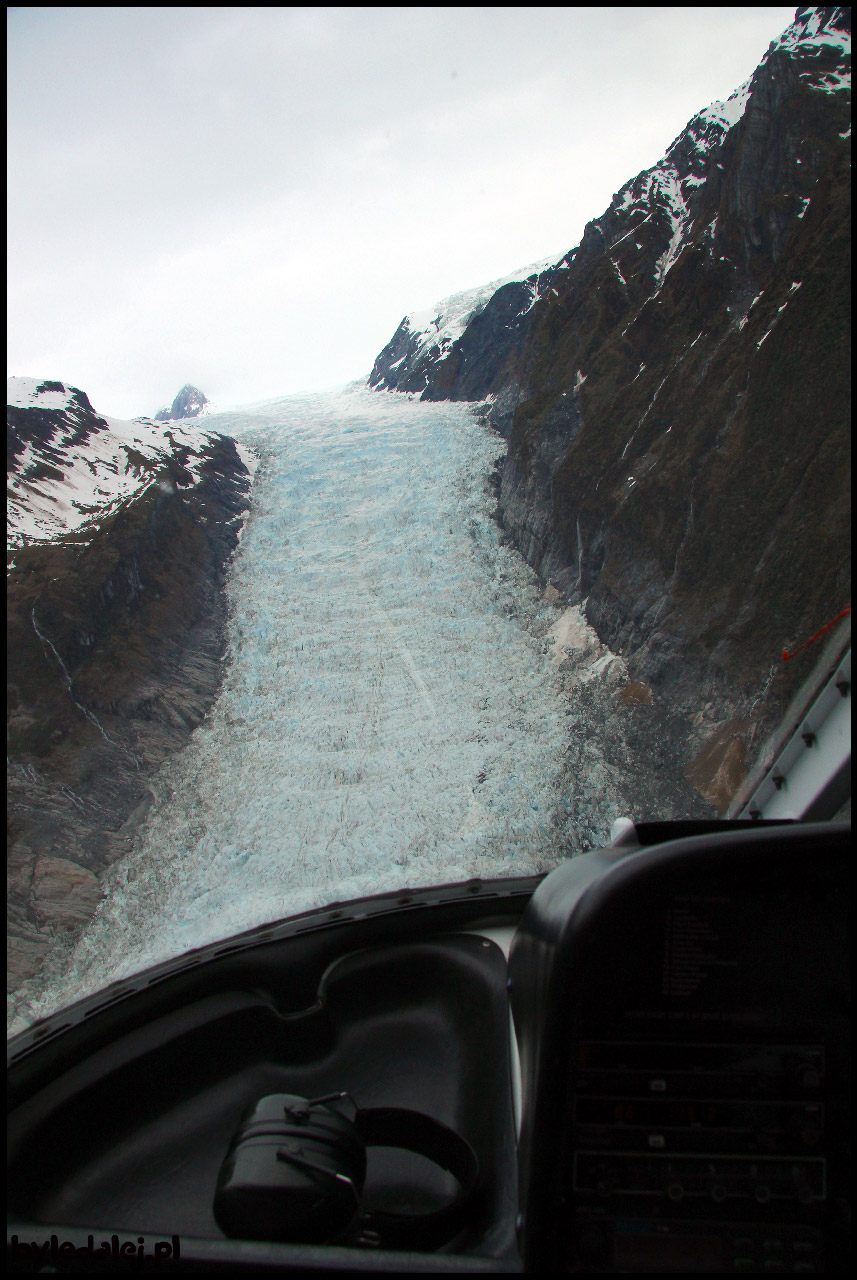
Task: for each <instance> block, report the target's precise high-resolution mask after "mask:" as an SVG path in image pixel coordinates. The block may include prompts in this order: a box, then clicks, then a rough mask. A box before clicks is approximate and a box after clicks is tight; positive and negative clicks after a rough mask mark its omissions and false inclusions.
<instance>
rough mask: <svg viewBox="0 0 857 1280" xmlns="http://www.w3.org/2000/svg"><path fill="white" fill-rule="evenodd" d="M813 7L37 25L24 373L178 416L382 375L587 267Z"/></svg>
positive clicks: (15, 76) (101, 404)
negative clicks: (511, 294)
mask: <svg viewBox="0 0 857 1280" xmlns="http://www.w3.org/2000/svg"><path fill="white" fill-rule="evenodd" d="M793 15H794V9H789V8H785V7H773V8H741V9H738V8H706V9H673V8H663V9H662V8H652V9H604V8H594V9H556V8H550V9H515V8H512V9H509V8H498V9H240V10H238V9H229V8H226V9H205V8H202V9H89V8H87V9H33V8H19V9H12V10H11V11H9V14H8V30H9V43H8V61H9V77H8V84H9V90H8V92H9V108H8V119H9V125H8V132H9V184H8V191H9V195H8V199H9V224H8V225H9V362H8V372H9V373H10V374H18V375H26V376H33V377H46V378H58V379H62V380H63V381H65V382H69V383H72V384H74V385H75V386H79V387H82V388H83V389H84V390H85V391H86V392H87V393H88V394H89V396H90V399H91V400H92V402H93V404H94V405H95V407H96V408H97V409H99V410H100V411H101V412H104V413H108V414H113V415H115V416H118V417H132V416H135V415H138V414H142V413H153V412H154V411H155V410H156V409H158V408H160V407H161V406H162V405H164V404H168V403H169V402H170V401H171V400H172V397H173V395H174V394H175V392H176V391H177V390H178V388H179V387H180V386H181V385H182V384H183V383H184V382H192V383H194V384H195V385H197V386H199V387H201V388H202V390H203V391H204V392H205V393H206V394H207V395H208V396H209V398H210V399H212V400H213V401H215V402H216V403H217V404H218V405H222V406H226V405H234V404H240V403H247V402H250V401H254V400H260V399H264V398H267V397H269V396H274V395H277V394H283V393H289V392H292V391H307V390H316V389H322V388H325V387H330V386H334V385H338V384H341V383H344V382H348V381H350V380H351V379H354V378H358V377H361V376H363V375H365V374H367V373H368V372H369V370H370V369H371V367H372V363H373V361H374V358H375V356H376V355H377V353H378V351H379V350H380V349H381V348H382V347H383V346H384V345H385V344H386V342H387V341H388V340H389V338H390V337H391V336H392V333H393V331H394V330H395V328H396V326H397V325H398V323H399V321H400V320H401V318H402V316H403V315H404V314H405V313H406V312H408V311H414V310H420V309H424V308H426V307H428V306H430V305H431V304H432V303H434V302H436V301H437V300H438V299H440V298H443V297H445V296H446V295H448V294H450V293H454V292H457V291H458V290H460V289H465V288H469V287H471V286H473V285H477V284H481V283H484V282H486V281H489V280H492V279H495V278H496V277H499V276H503V275H506V274H508V273H509V272H511V271H513V270H514V269H515V268H517V267H519V266H522V265H524V264H526V263H528V262H533V261H536V260H538V259H541V258H545V257H548V256H549V255H552V254H555V255H556V256H557V257H559V256H560V255H561V254H563V253H564V252H565V251H566V250H568V249H569V248H571V247H572V246H573V245H576V244H577V243H578V241H579V240H580V237H581V234H582V232H583V228H584V225H585V224H586V222H587V221H588V220H589V219H590V218H593V217H597V216H598V215H599V214H601V213H602V212H603V211H604V209H605V208H606V206H607V205H608V203H609V202H610V199H611V196H612V195H613V193H614V192H615V191H617V190H618V189H619V187H620V186H621V185H622V184H623V183H624V182H625V181H626V180H627V179H628V178H631V177H633V176H634V175H635V174H636V173H638V172H639V171H640V170H641V169H644V168H647V167H648V166H649V165H651V164H654V163H655V162H656V161H657V160H658V159H659V158H660V157H661V156H662V155H663V153H664V151H665V150H666V148H667V147H668V146H669V144H670V142H671V141H672V140H673V138H674V137H675V136H676V134H677V133H679V131H680V130H681V129H682V127H683V126H684V124H685V123H686V121H687V120H688V119H689V118H690V117H691V116H692V115H694V114H695V112H696V111H698V110H700V109H701V108H702V107H704V106H707V105H708V103H709V102H711V101H713V100H715V99H717V98H725V97H728V95H729V94H730V93H731V92H732V90H733V89H735V88H737V86H738V85H739V84H740V83H741V82H742V81H743V80H745V79H747V77H748V76H750V75H751V73H752V71H753V69H754V67H755V66H756V65H757V63H758V62H759V61H760V59H761V58H762V56H763V54H764V53H765V50H766V49H767V46H768V44H769V42H770V41H771V40H773V39H774V38H775V37H776V36H777V35H779V33H780V32H781V31H782V30H783V29H784V28H785V27H786V26H788V24H789V22H790V21H791V20H792V18H793Z"/></svg>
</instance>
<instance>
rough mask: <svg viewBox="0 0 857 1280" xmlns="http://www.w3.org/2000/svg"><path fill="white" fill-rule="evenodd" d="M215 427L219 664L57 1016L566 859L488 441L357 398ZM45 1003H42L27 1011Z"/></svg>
mask: <svg viewBox="0 0 857 1280" xmlns="http://www.w3.org/2000/svg"><path fill="white" fill-rule="evenodd" d="M211 425H212V426H214V427H217V428H218V429H221V430H224V431H226V430H228V431H229V432H230V433H231V434H235V435H239V436H240V437H241V438H242V439H243V440H245V441H246V442H247V443H249V444H252V446H253V448H254V449H255V450H256V451H257V452H259V453H260V454H261V457H262V463H261V466H260V470H259V473H258V475H257V480H256V488H255V490H254V494H253V502H252V507H251V514H250V517H249V519H248V522H247V524H246V526H245V529H244V532H243V535H242V540H241V544H240V548H239V551H238V552H237V553H236V557H235V560H234V562H233V568H232V570H231V580H230V584H229V593H230V599H231V622H230V650H231V655H232V660H231V667H230V669H229V671H228V674H227V676H226V679H225V683H224V687H223V692H222V694H221V696H220V699H219V701H218V702H217V703H216V705H215V707H214V708H213V710H212V711H211V713H210V715H209V717H208V718H207V720H206V722H205V723H204V724H203V725H202V726H201V727H200V728H199V729H198V730H197V731H196V732H195V733H194V735H193V737H192V738H191V740H190V742H189V744H188V746H187V747H186V748H185V750H184V751H183V752H182V753H181V755H180V756H178V757H175V758H174V760H173V762H172V763H171V764H169V765H168V766H166V768H165V770H164V772H163V774H162V776H161V779H160V783H159V785H158V787H157V788H156V789H157V790H158V791H159V802H158V803H157V804H156V806H155V807H154V809H153V810H152V812H151V814H150V816H149V818H148V820H147V823H146V826H145V828H144V830H143V831H142V833H141V837H140V840H139V842H138V845H137V846H136V848H135V850H134V852H132V853H131V854H130V855H129V856H128V857H127V858H126V859H125V860H124V861H123V862H122V863H119V864H117V865H116V866H115V867H114V868H112V869H111V871H110V872H108V873H107V875H106V877H105V883H106V886H107V892H108V897H107V898H106V900H105V901H104V902H103V903H102V904H101V906H100V907H99V909H98V912H97V915H96V917H95V919H94V921H93V922H92V924H91V925H90V927H89V929H88V930H87V932H86V933H85V934H84V936H83V938H82V940H81V941H80V943H79V944H78V945H77V947H76V950H75V952H74V954H73V957H72V959H71V963H70V964H69V966H68V968H67V970H66V978H65V981H64V982H63V983H62V984H61V985H60V994H59V1003H62V1004H65V1003H68V1000H69V995H70V993H69V990H68V976H67V975H68V974H69V973H71V974H72V975H73V984H74V988H75V990H74V997H73V998H79V997H80V996H82V995H84V994H87V993H88V992H90V991H92V990H96V989H98V988H100V987H103V986H104V985H105V984H107V983H109V982H110V981H112V980H115V979H118V978H120V977H122V976H125V975H127V974H129V973H132V972H135V971H138V970H140V969H142V968H143V967H144V966H147V965H150V964H152V963H155V962H157V961H160V960H163V959H166V958H168V957H171V956H174V955H176V954H178V953H180V952H181V951H183V950H186V949H188V948H191V947H196V946H199V945H202V944H204V943H207V942H210V941H212V940H215V939H218V938H221V937H226V936H228V935H231V934H233V933H235V932H237V931H240V930H245V929H249V928H251V927H253V926H255V925H259V924H261V923H263V922H266V921H270V920H272V919H276V918H279V917H282V916H285V915H290V914H294V913H296V912H299V911H303V910H306V909H308V908H310V907H313V906H316V905H320V904H324V903H329V902H332V901H335V900H342V899H349V898H354V897H358V896H361V895H365V894H369V893H373V892H381V891H383V890H388V889H395V888H398V887H400V886H401V887H403V886H410V887H414V886H419V885H424V884H431V883H442V882H446V881H456V880H465V879H468V878H469V877H472V876H483V877H487V876H497V875H515V874H527V873H531V872H533V871H536V870H542V869H545V868H546V867H547V866H548V865H552V863H554V862H555V861H556V860H557V859H558V857H559V856H560V853H561V852H563V850H560V849H558V848H557V844H558V841H557V838H556V834H557V833H556V830H555V827H554V826H553V825H552V823H553V821H554V815H553V793H552V790H551V783H552V780H553V779H555V778H556V776H557V774H558V770H559V766H560V760H561V755H562V751H563V748H564V745H565V742H566V719H565V708H564V705H563V703H562V701H561V698H560V696H559V677H558V676H557V674H556V671H555V668H554V667H553V666H552V665H551V663H550V662H549V661H548V660H547V658H546V656H545V652H544V644H543V641H542V638H541V637H543V636H544V634H545V633H546V631H547V629H548V627H549V625H550V623H551V622H552V621H553V620H554V618H555V616H556V611H555V610H552V609H551V608H550V607H549V606H546V605H544V604H542V603H541V602H540V601H539V598H538V594H537V586H538V584H537V581H536V579H535V576H534V575H533V574H532V572H531V571H530V570H529V569H528V568H527V567H526V566H525V565H524V563H523V561H522V560H521V557H520V556H519V554H518V553H517V552H515V551H513V550H511V549H509V548H507V547H504V546H501V545H499V543H498V530H497V527H496V525H495V524H494V522H493V520H492V517H491V507H492V505H493V495H492V494H491V492H490V487H489V484H488V475H489V472H490V470H491V465H492V463H493V462H494V461H495V460H496V458H497V456H498V454H499V453H500V452H501V451H502V448H503V441H502V440H500V439H499V438H498V437H497V436H496V435H495V434H494V433H493V432H490V431H489V430H487V429H485V428H484V427H482V426H480V425H479V424H477V423H476V422H475V421H474V419H473V417H472V416H471V413H470V411H469V410H468V409H467V408H465V407H464V406H461V405H449V404H425V403H415V402H413V401H409V400H406V399H405V398H404V397H402V396H400V395H399V396H395V395H392V394H391V395H386V394H379V393H372V392H369V391H368V390H366V389H365V388H363V387H360V388H350V389H348V390H347V391H346V392H345V393H340V394H337V395H327V396H307V397H301V398H292V399H289V400H284V401H280V402H278V403H272V404H270V405H267V406H260V407H258V408H257V409H255V410H250V411H247V412H244V413H242V414H240V415H223V421H222V422H220V421H218V422H216V423H215V422H212V424H211ZM519 613H520V616H516V615H517V614H519ZM605 834H606V832H605ZM566 852H567V850H566ZM53 1007H55V999H54V997H53V995H52V993H51V992H50V991H48V992H47V993H46V994H45V995H44V997H43V998H41V999H39V1000H37V1001H35V1002H34V1003H33V1007H32V1013H33V1014H34V1015H35V1016H37V1017H38V1016H44V1015H45V1014H46V1013H48V1012H49V1011H50V1010H51V1009H52V1008H53Z"/></svg>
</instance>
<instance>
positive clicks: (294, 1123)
mask: <svg viewBox="0 0 857 1280" xmlns="http://www.w3.org/2000/svg"><path fill="white" fill-rule="evenodd" d="M346 1101H347V1102H348V1103H350V1104H351V1107H352V1108H353V1116H352V1117H350V1118H349V1116H347V1115H345V1114H343V1111H342V1110H341V1109H340V1108H342V1106H343V1104H345V1103H346ZM372 1146H381V1147H401V1148H404V1149H405V1150H406V1151H413V1152H416V1153H417V1154H419V1155H421V1156H425V1157H427V1158H428V1159H429V1160H431V1161H432V1162H433V1163H434V1164H436V1165H439V1166H440V1168H442V1169H445V1170H447V1171H448V1172H449V1173H451V1174H452V1175H453V1177H455V1178H456V1179H457V1181H458V1183H459V1190H458V1192H457V1193H456V1195H455V1196H454V1197H453V1199H452V1200H450V1201H449V1203H447V1204H445V1205H443V1206H442V1207H441V1208H440V1209H436V1210H433V1211H432V1212H429V1213H410V1212H399V1211H391V1210H376V1211H373V1212H369V1213H364V1212H362V1211H361V1199H362V1195H363V1186H364V1183H365V1180H366V1148H367V1147H372ZM478 1173H479V1161H478V1160H477V1157H476V1153H475V1151H474V1150H473V1148H472V1147H471V1145H470V1143H469V1142H466V1141H465V1139H464V1138H462V1137H460V1135H459V1134H457V1133H455V1132H454V1131H453V1130H452V1129H449V1128H447V1126H446V1125H444V1124H441V1123H440V1122H439V1121H437V1120H433V1119H432V1118H431V1117H430V1116H426V1115H423V1114H421V1113H420V1112H418V1111H408V1110H404V1109H402V1108H399V1107H375V1108H370V1109H368V1110H361V1109H360V1108H359V1107H358V1106H357V1104H356V1103H355V1102H354V1100H353V1099H352V1098H351V1097H350V1095H349V1094H347V1093H332V1094H328V1095H326V1096H325V1097H323V1098H312V1099H306V1098H299V1097H296V1096H295V1095H293V1094H289V1093H274V1094H269V1095H268V1097H265V1098H262V1099H261V1100H260V1101H259V1102H257V1103H255V1104H254V1105H253V1106H252V1107H250V1108H249V1109H248V1110H247V1111H245V1113H244V1116H243V1117H242V1122H241V1125H240V1126H239V1128H238V1130H237V1132H236V1134H235V1136H234V1138H233V1139H232V1142H231V1143H230V1146H229V1151H228V1154H227V1156H226V1159H225V1160H224V1162H223V1165H222V1167H221V1170H220V1175H219V1177H218V1180H217V1191H216V1193H215V1198H214V1214H215V1217H216V1219H217V1221H218V1223H219V1225H220V1226H221V1227H222V1228H223V1230H224V1231H225V1232H226V1234H227V1235H229V1236H237V1237H243V1238H244V1239H251V1240H278V1241H284V1242H291V1243H295V1244H297V1243H300V1244H345V1245H361V1246H368V1247H379V1246H381V1247H385V1248H392V1249H414V1250H431V1249H436V1248H439V1247H440V1246H441V1245H442V1244H445V1243H447V1241H449V1240H451V1239H452V1238H453V1237H454V1236H455V1235H457V1234H458V1232H459V1231H460V1230H461V1229H462V1227H464V1226H465V1224H466V1221H467V1216H468V1209H469V1208H470V1207H471V1198H472V1194H473V1189H474V1186H475V1184H476V1179H477V1176H478Z"/></svg>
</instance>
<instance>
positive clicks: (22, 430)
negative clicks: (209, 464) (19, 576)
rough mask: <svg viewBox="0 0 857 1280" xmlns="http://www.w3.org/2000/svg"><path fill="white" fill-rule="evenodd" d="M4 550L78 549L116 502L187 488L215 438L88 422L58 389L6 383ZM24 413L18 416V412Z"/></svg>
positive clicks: (74, 393)
mask: <svg viewBox="0 0 857 1280" xmlns="http://www.w3.org/2000/svg"><path fill="white" fill-rule="evenodd" d="M6 399H7V406H8V412H7V424H8V425H7V479H6V492H7V503H6V545H7V547H8V548H17V547H20V546H24V545H26V544H27V543H33V542H51V541H55V540H57V539H60V538H64V539H68V535H70V534H74V535H75V537H74V538H73V539H72V540H73V541H74V542H75V543H78V544H85V543H86V542H88V541H89V539H90V537H91V536H92V534H93V533H94V532H95V530H96V528H97V527H98V526H99V525H100V523H101V522H102V521H103V520H104V519H105V517H106V516H108V515H109V514H110V513H111V512H112V511H115V510H116V509H117V508H118V507H119V506H121V504H122V503H123V502H127V501H128V500H129V499H131V498H133V497H137V496H139V495H140V494H142V493H143V492H145V490H147V489H149V488H150V487H151V486H152V485H155V484H157V485H160V486H161V488H162V489H163V490H164V491H165V492H168V491H175V489H176V488H190V487H192V486H193V485H195V484H197V483H198V481H199V479H200V473H199V467H200V463H201V462H202V458H203V454H204V453H205V451H206V448H207V446H208V445H209V444H210V443H211V441H212V440H213V439H215V438H216V435H215V433H211V432H205V431H202V430H200V429H199V428H198V427H191V426H187V425H181V426H180V425H178V424H177V423H169V424H163V425H162V424H160V423H154V422H152V421H150V420H148V419H145V418H141V419H138V420H136V421H134V422H125V421H122V420H121V419H117V418H107V417H104V416H102V415H100V414H96V413H95V411H94V410H93V409H92V406H91V405H90V403H89V400H88V399H87V397H86V395H85V394H84V393H83V392H82V391H79V390H78V389H77V388H76V387H72V386H69V385H68V384H67V383H63V382H52V381H45V380H40V379H38V378H9V379H8V382H7V395H6ZM22 411H24V412H22Z"/></svg>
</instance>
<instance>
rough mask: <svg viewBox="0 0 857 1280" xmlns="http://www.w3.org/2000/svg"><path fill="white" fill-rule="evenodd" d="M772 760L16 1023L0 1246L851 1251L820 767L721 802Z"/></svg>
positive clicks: (526, 1253)
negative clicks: (580, 840) (770, 809)
mask: <svg viewBox="0 0 857 1280" xmlns="http://www.w3.org/2000/svg"><path fill="white" fill-rule="evenodd" d="M849 652H850V651H849ZM828 683H829V682H828ZM842 684H843V687H844V688H845V689H846V692H845V693H843V692H842V690H841V689H840V690H839V692H838V693H837V695H836V696H837V698H840V700H841V703H842V705H843V706H844V704H845V702H846V700H848V699H850V680H849V681H847V682H846V681H845V680H844V678H843V680H842ZM812 705H817V703H813V704H812ZM838 705H839V704H836V703H834V709H833V711H832V712H831V713H830V714H831V715H832V714H834V713H837V714H838V712H836V707H837V706H838ZM805 710H806V714H807V715H810V714H811V712H812V707H811V706H809V707H808V708H806V709H805ZM816 730H817V732H816ZM795 732H796V733H800V732H801V724H798V725H797V726H796V728H795ZM807 736H810V737H812V738H813V745H814V744H815V743H816V742H817V741H819V740H821V739H822V738H823V726H821V725H816V726H815V730H813V732H812V733H811V734H810V733H809V730H807V729H806V727H805V725H804V726H803V737H804V738H805V737H807ZM848 743H849V746H848V757H849V767H850V735H849V740H848ZM787 746H788V744H786V747H787ZM806 746H807V748H808V746H809V744H806ZM780 758H782V755H780ZM774 767H775V765H773V764H772V765H770V766H769V767H768V770H767V773H765V776H764V777H762V778H757V779H754V780H753V787H754V788H755V790H753V791H752V794H749V795H748V796H747V797H745V802H744V812H743V813H740V814H739V815H737V816H735V817H734V818H733V820H732V821H726V822H701V823H700V822H693V823H648V824H646V823H637V824H634V823H631V822H628V823H626V824H624V825H623V826H622V827H620V829H617V830H616V831H615V833H614V839H613V841H612V843H611V844H609V845H608V846H607V847H605V848H603V849H600V850H596V851H594V852H591V853H586V854H583V855H580V856H578V857H575V858H572V859H570V860H568V861H565V862H563V863H561V864H560V865H559V866H558V867H556V868H555V869H554V870H553V871H552V872H550V873H549V874H548V875H547V876H544V877H534V878H531V879H527V880H500V881H492V882H487V881H486V882H479V881H471V882H468V883H465V884H457V885H448V886H444V887H440V888H437V887H433V888H431V889H424V890H415V891H414V892H412V893H392V894H384V895H380V896H377V897H373V898H369V899H363V900H360V901H356V902H350V903H344V904H333V905H331V906H329V907H325V908H323V909H321V910H316V911H312V912H308V913H306V914H305V915H303V916H298V917H294V918H292V919H289V920H287V921H284V922H282V923H279V924H276V925H271V926H266V927H264V928H262V929H258V930H256V931H254V932H252V933H249V934H244V935H241V936H240V937H237V938H234V939H231V940H230V941H228V942H225V943H220V944H215V945H212V946H209V947H207V948H204V949H202V950H200V951H199V952H195V953H192V954H190V955H188V956H184V957H182V958H180V959H179V960H177V961H171V962H169V963H168V964H164V965H162V966H161V967H160V968H157V969H153V970H150V971H148V972H147V973H144V974H140V975H138V976H136V977H134V978H131V979H128V980H126V981H123V982H121V983H118V984H115V985H114V986H113V987H110V988H108V989H107V990H106V991H104V992H102V993H100V994H99V995H98V996H97V997H92V998H91V999H89V1000H85V1001H82V1002H80V1003H78V1004H76V1005H73V1006H71V1007H70V1008H68V1009H65V1010H62V1011H61V1012H59V1013H58V1014H55V1015H53V1016H52V1017H51V1018H49V1019H46V1020H44V1021H43V1022H41V1023H37V1024H35V1025H34V1026H33V1027H31V1028H28V1030H27V1031H26V1032H24V1033H22V1034H20V1035H19V1036H17V1037H16V1038H15V1039H14V1040H13V1041H11V1042H10V1056H9V1077H8V1079H9V1162H8V1187H9V1192H8V1226H7V1235H8V1258H9V1263H10V1266H11V1267H12V1268H13V1269H15V1270H18V1271H38V1270H40V1269H43V1268H45V1267H47V1268H48V1269H51V1270H60V1271H62V1270H81V1271H93V1270H97V1269H105V1270H122V1269H134V1268H139V1267H140V1266H142V1265H150V1266H152V1267H153V1268H157V1267H160V1266H163V1267H166V1268H173V1269H178V1270H181V1269H186V1270H197V1271H218V1270H219V1271H224V1272H226V1271H231V1272H235V1271H238V1272H247V1273H250V1272H260V1273H261V1272H288V1271H296V1270H301V1271H313V1270H317V1271H368V1272H384V1271H400V1272H401V1271H408V1272H411V1271H413V1272H435V1273H436V1272H460V1273H472V1272H481V1271H493V1272H498V1271H499V1272H567V1273H575V1272H576V1273H584V1274H601V1273H604V1274H609V1273H624V1274H637V1273H639V1274H647V1273H648V1274H651V1273H662V1274H663V1273H667V1274H668V1273H679V1272H680V1273H683V1274H696V1273H705V1272H707V1273H713V1272H719V1273H725V1274H731V1273H737V1272H753V1273H767V1272H771V1271H790V1272H811V1271H818V1272H824V1271H826V1272H833V1273H839V1272H846V1271H850V1267H849V1260H850V1163H849V1161H850V1134H851V1120H850V1109H849V1107H850V1102H849V1099H850V1056H849V1055H850V1038H849V1012H850V932H849V929H850V897H849V892H848V886H849V866H850V853H851V839H850V831H851V828H850V819H846V820H844V821H842V820H838V821H830V820H828V821H814V820H812V819H813V818H815V817H818V818H821V817H827V818H833V817H835V816H836V814H837V813H841V812H842V794H841V792H842V786H843V779H844V777H845V774H844V772H843V770H844V764H843V761H842V760H838V762H837V760H836V759H834V760H833V763H832V764H830V766H829V768H828V770H827V775H826V778H827V780H826V781H824V782H823V785H822V784H819V783H817V784H816V786H815V791H814V795H815V799H812V798H810V799H808V800H806V802H805V805H804V810H803V812H801V813H798V814H796V815H795V814H793V815H791V816H782V817H779V818H775V819H772V818H770V817H769V815H767V814H766V813H765V812H764V809H763V810H762V812H761V813H759V814H758V816H756V815H754V816H749V810H751V809H752V807H753V806H754V805H757V804H758V803H759V802H758V801H757V800H756V799H754V797H755V796H758V794H760V791H759V789H760V788H762V790H763V791H764V788H765V787H766V786H767V779H768V775H769V774H770V771H771V768H774ZM848 785H849V786H850V781H849V784H848ZM824 788H827V793H826V800H825V801H824V804H822V805H820V806H819V802H818V797H819V796H821V795H822V792H823V791H824ZM795 789H796V788H795ZM770 791H771V795H772V796H774V797H775V796H777V795H779V793H780V791H781V788H770ZM765 794H767V793H765ZM825 805H826V806H827V809H828V812H823V811H822V812H819V807H821V809H822V810H823V809H824V807H825ZM813 806H815V808H814V810H813ZM811 810H812V812H810V811H811Z"/></svg>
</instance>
